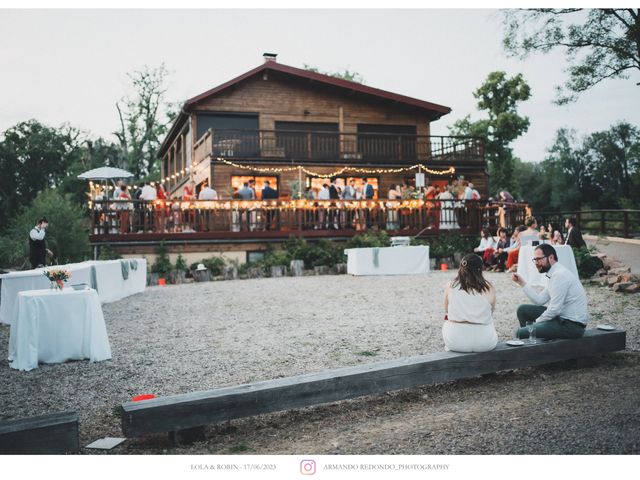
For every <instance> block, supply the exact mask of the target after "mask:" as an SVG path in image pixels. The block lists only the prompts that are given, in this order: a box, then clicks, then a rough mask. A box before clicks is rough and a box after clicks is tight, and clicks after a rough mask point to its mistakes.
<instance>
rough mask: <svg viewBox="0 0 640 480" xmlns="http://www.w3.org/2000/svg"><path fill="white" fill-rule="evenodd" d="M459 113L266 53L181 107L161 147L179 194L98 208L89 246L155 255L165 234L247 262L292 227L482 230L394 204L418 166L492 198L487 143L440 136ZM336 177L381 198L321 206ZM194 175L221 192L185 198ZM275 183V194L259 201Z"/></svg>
mask: <svg viewBox="0 0 640 480" xmlns="http://www.w3.org/2000/svg"><path fill="white" fill-rule="evenodd" d="M450 111H451V109H450V108H449V107H445V106H443V105H438V104H436V103H431V102H427V101H424V100H418V99H415V98H411V97H407V96H403V95H399V94H396V93H392V92H388V91H384V90H379V89H376V88H372V87H369V86H367V85H363V84H360V83H356V82H351V81H347V80H343V79H339V78H335V77H332V76H328V75H323V74H320V73H316V72H312V71H308V70H303V69H299V68H294V67H291V66H287V65H283V64H281V63H278V62H277V61H276V55H275V54H264V63H263V64H261V65H260V66H258V67H256V68H254V69H253V70H250V71H248V72H246V73H244V74H242V75H240V76H238V77H236V78H234V79H232V80H229V81H228V82H226V83H224V84H222V85H219V86H217V87H215V88H213V89H211V90H209V91H206V92H204V93H202V94H200V95H197V96H195V97H193V98H191V99H189V100H187V101H186V102H185V103H184V105H183V107H182V109H181V112H180V114H179V115H178V117H177V119H176V120H175V123H174V124H173V126H172V127H171V129H170V131H169V133H168V134H167V136H166V138H165V139H164V141H163V143H162V145H161V148H160V154H159V156H160V158H161V165H162V166H161V178H162V180H161V181H162V183H163V184H164V186H165V189H166V191H167V193H168V196H169V198H170V201H167V202H165V203H162V205H161V206H160V207H158V204H157V203H156V204H155V206H151V205H143V204H136V205H135V211H132V212H131V215H130V216H129V217H128V218H127V219H126V220H124V222H127V224H126V225H125V224H124V223H123V221H121V220H120V217H121V216H122V214H121V213H118V212H117V211H109V212H106V210H109V209H113V208H114V207H113V203H109V204H107V203H105V204H103V205H98V204H94V205H95V208H96V210H97V211H96V213H95V215H94V225H93V232H92V235H91V242H92V244H93V245H94V246H97V247H99V246H100V245H104V244H109V245H110V247H111V248H113V249H115V250H118V251H119V252H120V253H122V254H137V255H139V254H145V255H148V256H153V252H154V250H155V248H156V247H157V245H158V244H159V242H161V241H163V242H164V243H165V244H166V245H167V246H168V247H169V249H170V251H172V252H174V253H176V252H181V253H182V254H183V256H185V257H188V259H189V260H192V261H196V260H198V259H202V258H206V257H208V256H211V254H212V253H214V252H226V254H227V255H228V256H235V258H237V259H238V260H239V261H240V262H244V261H245V260H247V259H250V258H252V257H251V252H260V251H264V250H265V249H266V247H267V245H268V244H269V243H272V242H283V241H286V240H287V239H288V238H289V236H291V235H301V236H303V237H305V238H308V239H314V238H322V237H326V238H333V239H341V238H342V239H346V238H349V237H351V236H353V235H355V234H356V233H360V232H361V231H362V230H365V229H368V228H379V229H385V230H388V231H389V232H390V234H391V235H394V234H396V235H398V234H399V235H415V234H417V233H418V232H425V231H426V228H427V227H428V228H429V230H428V231H426V234H427V235H434V234H438V232H439V229H440V228H452V229H459V230H460V231H462V232H463V233H474V234H475V233H477V231H478V230H477V229H478V228H479V226H480V225H479V220H478V221H466V220H460V219H461V217H460V215H459V211H456V212H455V215H457V217H456V218H457V220H456V226H449V227H443V226H442V223H440V224H439V222H438V220H439V219H438V215H441V214H439V213H434V212H435V210H434V209H433V208H432V207H433V205H434V203H433V202H430V203H429V202H427V201H425V200H407V201H405V202H389V201H388V200H387V198H388V191H389V188H390V187H391V186H392V185H396V184H402V183H404V184H406V185H409V186H414V185H415V184H416V178H417V176H416V174H417V173H422V174H425V176H426V182H427V184H428V185H429V184H430V185H433V186H437V187H439V188H444V187H446V186H447V185H448V184H450V183H451V182H453V181H455V180H457V179H460V178H464V179H465V180H467V181H471V182H473V184H474V186H475V188H476V189H477V190H478V191H479V193H480V195H481V197H482V198H484V199H486V198H487V197H488V176H487V169H486V167H487V165H486V162H485V158H484V152H483V144H482V141H481V140H480V139H477V138H470V137H447V136H433V135H431V122H434V121H436V120H438V119H440V118H441V117H442V116H443V115H446V114H448V113H449V112H450ZM330 177H334V178H335V179H336V185H337V186H338V187H340V188H343V187H344V186H345V185H346V184H348V183H349V182H350V180H352V179H353V180H355V182H356V186H360V185H361V184H362V181H363V179H365V178H366V179H367V182H368V184H369V185H371V186H372V187H373V191H374V196H373V198H370V199H359V200H353V201H342V200H340V201H336V200H332V201H331V202H319V201H318V200H317V193H318V191H319V190H320V189H321V188H322V185H323V184H324V183H329V178H330ZM418 177H420V176H418ZM249 180H254V181H255V195H256V199H255V201H249V202H247V201H245V200H241V199H239V198H238V190H239V189H241V188H242V187H243V184H244V183H245V182H248V181H249ZM192 181H193V182H195V184H196V186H197V187H196V188H197V190H199V189H200V188H201V186H202V185H203V184H204V182H208V183H209V185H210V186H211V187H213V189H214V190H215V191H216V192H217V194H218V200H215V201H209V202H185V201H183V194H184V189H185V186H186V185H188V184H189V183H190V182H192ZM266 181H269V183H270V185H271V187H272V188H274V189H275V190H276V191H277V199H274V200H268V201H264V200H263V199H262V198H261V192H262V188H263V186H264V184H265V182H266ZM418 186H420V184H419V185H418ZM195 193H196V196H197V191H196V192H195ZM314 194H315V198H316V199H312V198H314V197H313V196H312V195H314ZM305 199H306V200H305ZM477 205H480V204H479V203H478V204H477ZM445 206H446V202H438V208H440V207H442V208H443V209H444V208H445ZM449 206H450V207H451V215H454V211H453V207H454V205H453V203H451V204H450V205H449ZM152 207H153V208H155V211H150V209H151V208H152ZM456 208H457V207H456ZM100 209H101V210H100ZM458 210H459V209H458ZM335 212H337V213H335ZM394 212H395V213H394ZM474 215H475V213H474ZM474 218H475V217H474ZM478 218H480V217H478ZM118 222H119V223H120V226H118Z"/></svg>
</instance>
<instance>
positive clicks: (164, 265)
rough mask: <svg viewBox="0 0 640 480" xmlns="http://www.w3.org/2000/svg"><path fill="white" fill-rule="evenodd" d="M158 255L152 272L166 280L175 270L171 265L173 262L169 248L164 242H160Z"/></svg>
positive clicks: (157, 250)
mask: <svg viewBox="0 0 640 480" xmlns="http://www.w3.org/2000/svg"><path fill="white" fill-rule="evenodd" d="M156 253H157V254H158V256H157V257H156V260H155V261H154V262H153V265H152V266H151V271H152V272H153V273H157V274H158V275H159V276H160V277H163V278H164V277H166V276H167V275H169V272H171V270H173V265H171V260H169V255H168V254H167V247H166V246H165V244H164V242H160V245H159V246H158V248H156Z"/></svg>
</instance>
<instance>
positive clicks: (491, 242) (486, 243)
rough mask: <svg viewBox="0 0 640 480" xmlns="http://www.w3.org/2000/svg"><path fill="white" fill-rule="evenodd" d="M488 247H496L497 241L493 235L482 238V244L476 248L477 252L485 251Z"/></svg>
mask: <svg viewBox="0 0 640 480" xmlns="http://www.w3.org/2000/svg"><path fill="white" fill-rule="evenodd" d="M487 248H496V241H495V239H494V238H493V237H491V236H489V237H488V238H486V237H481V238H480V245H478V246H477V247H476V249H475V251H476V252H484V251H485V250H486V249H487Z"/></svg>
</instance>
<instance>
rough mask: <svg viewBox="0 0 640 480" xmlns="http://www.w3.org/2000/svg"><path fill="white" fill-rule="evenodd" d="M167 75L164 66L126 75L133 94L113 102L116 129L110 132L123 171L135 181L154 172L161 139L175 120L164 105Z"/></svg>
mask: <svg viewBox="0 0 640 480" xmlns="http://www.w3.org/2000/svg"><path fill="white" fill-rule="evenodd" d="M168 74H169V72H168V71H167V69H166V68H165V66H164V64H161V65H160V66H159V67H157V68H152V69H150V68H149V67H147V66H145V67H144V69H142V70H140V71H135V72H133V73H131V74H129V75H128V76H129V78H130V79H131V83H132V86H133V89H134V91H135V95H134V97H133V98H130V97H129V98H123V99H122V100H121V104H122V107H121V105H120V103H116V108H117V109H118V115H119V118H120V129H119V130H118V131H117V132H114V133H115V135H116V137H118V140H119V142H120V147H121V149H122V151H123V153H124V157H125V159H126V165H125V166H123V168H126V169H127V170H129V171H131V172H132V173H133V174H134V175H135V177H136V178H142V177H143V176H145V175H149V174H153V173H157V172H158V171H159V170H160V166H159V163H158V161H157V157H158V150H159V148H160V143H161V139H162V138H163V137H164V135H165V134H166V133H167V131H168V128H169V125H170V123H171V122H172V121H173V119H175V114H173V112H172V110H173V109H174V106H172V105H169V104H167V103H166V102H165V100H164V97H165V93H166V86H165V83H166V78H167V75H168Z"/></svg>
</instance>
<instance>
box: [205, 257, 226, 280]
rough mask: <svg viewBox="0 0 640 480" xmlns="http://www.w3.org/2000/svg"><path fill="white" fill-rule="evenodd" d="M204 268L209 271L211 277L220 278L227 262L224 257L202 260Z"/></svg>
mask: <svg viewBox="0 0 640 480" xmlns="http://www.w3.org/2000/svg"><path fill="white" fill-rule="evenodd" d="M202 263H204V266H205V267H207V268H208V269H209V271H210V272H211V275H213V276H214V277H218V276H220V275H222V274H223V273H224V267H225V265H226V262H225V261H224V258H222V257H215V256H214V257H209V258H205V259H203V260H202Z"/></svg>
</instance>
